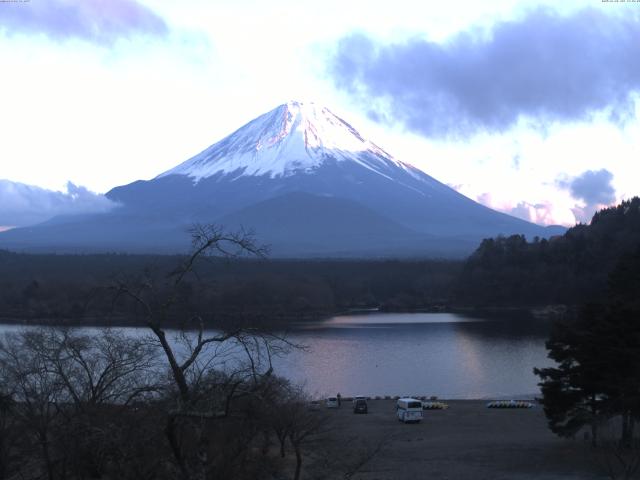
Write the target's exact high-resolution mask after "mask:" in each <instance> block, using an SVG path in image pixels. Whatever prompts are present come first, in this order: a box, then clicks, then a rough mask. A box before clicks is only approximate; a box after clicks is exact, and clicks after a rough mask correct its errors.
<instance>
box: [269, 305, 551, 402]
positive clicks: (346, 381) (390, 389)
mask: <svg viewBox="0 0 640 480" xmlns="http://www.w3.org/2000/svg"><path fill="white" fill-rule="evenodd" d="M548 330H549V328H548V323H546V322H541V321H540V320H535V319H532V318H526V317H522V318H520V317H518V315H515V314H514V315H513V316H511V317H510V318H479V317H474V316H466V315H459V314H451V313H367V314H359V315H349V316H337V317H334V318H332V319H330V320H327V321H325V322H320V323H316V324H313V325H305V326H301V327H300V329H299V330H297V331H295V332H294V333H293V334H292V335H291V338H292V339H294V340H295V341H297V342H300V343H303V344H305V345H308V346H309V351H308V352H294V353H292V354H290V355H289V356H288V357H287V358H285V359H282V360H281V361H279V362H277V364H276V367H277V370H278V371H279V372H280V373H281V374H283V375H285V376H286V377H288V378H291V379H293V380H295V381H297V382H303V383H304V384H305V386H306V389H307V391H309V392H310V393H312V394H318V395H322V396H325V395H327V394H333V395H335V394H336V393H337V392H340V394H342V395H344V396H351V395H360V394H362V395H436V396H438V397H441V398H511V397H529V398H530V397H531V396H532V395H534V394H538V393H539V388H538V387H537V382H538V377H536V376H535V375H534V374H533V368H534V367H542V366H549V365H551V364H552V362H551V361H550V360H549V359H548V358H547V352H546V349H545V346H544V342H545V340H546V337H547V334H548Z"/></svg>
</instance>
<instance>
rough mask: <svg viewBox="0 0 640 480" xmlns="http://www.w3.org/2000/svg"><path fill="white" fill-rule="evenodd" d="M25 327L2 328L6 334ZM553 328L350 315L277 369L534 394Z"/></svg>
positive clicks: (413, 389) (447, 393)
mask: <svg viewBox="0 0 640 480" xmlns="http://www.w3.org/2000/svg"><path fill="white" fill-rule="evenodd" d="M18 328H20V327H16V326H9V325H4V326H2V325H0V333H2V332H7V331H13V330H16V329H18ZM88 330H95V329H88ZM125 331H127V332H128V333H130V334H132V335H141V334H143V333H146V330H145V329H131V328H128V329H125ZM547 333H548V325H547V324H546V323H542V322H540V321H539V320H533V319H531V318H524V317H519V316H517V315H514V316H513V317H511V318H479V317H473V316H465V315H459V314H451V313H373V312H372V313H366V314H357V315H348V316H345V315H343V316H337V317H333V318H331V319H329V320H326V321H323V322H317V323H313V324H304V325H299V326H297V327H296V328H295V329H294V330H293V331H291V332H290V333H289V334H288V338H289V339H291V340H292V341H294V342H296V343H298V344H304V345H306V346H307V347H308V348H307V350H306V351H294V352H292V353H290V354H289V355H287V356H286V357H283V358H277V359H276V360H275V361H274V365H275V370H276V373H278V374H280V375H283V376H285V377H287V378H289V379H291V380H293V381H295V382H297V383H301V384H304V386H305V388H306V390H307V391H308V392H309V393H310V394H312V395H314V396H326V395H335V394H336V393H338V392H340V393H341V394H342V395H343V396H351V395H437V396H439V397H441V398H513V397H531V396H532V395H535V394H538V392H539V389H538V387H537V385H536V384H537V382H538V379H537V377H536V376H535V375H534V374H533V371H532V370H533V367H542V366H547V365H550V364H551V361H550V360H549V359H547V357H546V350H545V347H544V342H545V339H546V336H547Z"/></svg>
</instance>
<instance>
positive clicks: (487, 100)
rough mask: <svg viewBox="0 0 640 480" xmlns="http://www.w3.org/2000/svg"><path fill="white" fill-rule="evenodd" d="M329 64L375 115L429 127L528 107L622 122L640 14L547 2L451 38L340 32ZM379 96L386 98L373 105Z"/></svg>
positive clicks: (549, 115) (506, 117) (456, 127)
mask: <svg viewBox="0 0 640 480" xmlns="http://www.w3.org/2000/svg"><path fill="white" fill-rule="evenodd" d="M329 72H330V75H331V76H332V78H333V80H334V82H335V84H336V85H337V87H338V88H340V89H342V90H344V91H346V92H348V93H350V94H352V95H353V96H354V97H355V98H356V99H358V100H360V101H361V103H362V105H363V106H366V107H367V108H368V109H369V114H370V116H371V117H372V118H374V119H378V120H383V119H384V118H385V117H387V116H389V117H392V118H393V119H394V121H398V120H399V121H401V122H403V123H404V124H405V125H406V127H407V128H409V129H410V130H413V131H415V132H417V133H420V134H422V135H425V136H448V135H468V134H471V133H474V132H476V131H477V130H480V129H487V130H491V131H501V130H504V129H507V128H509V127H510V126H512V125H513V124H514V123H515V122H517V121H518V119H519V118H520V117H528V118H532V119H535V120H539V121H543V122H545V121H549V120H559V121H563V120H582V119H586V118H589V116H590V115H591V114H593V113H594V112H597V111H602V110H606V111H608V112H609V113H610V115H611V117H612V120H614V121H620V122H622V121H624V120H625V119H627V118H629V117H630V116H631V115H632V114H633V113H632V112H633V98H632V96H633V94H634V92H638V91H640V15H636V14H631V15H629V16H627V17H619V16H615V17H614V16H611V15H607V14H606V13H602V12H599V11H595V10H583V11H579V12H576V13H574V14H572V15H570V16H560V15H558V14H555V13H553V12H550V11H546V10H538V11H533V12H530V13H529V14H528V15H527V16H525V17H524V18H522V19H520V20H517V21H511V22H503V23H498V24H496V25H495V26H494V27H493V29H492V30H491V31H490V32H489V34H485V35H475V34H472V33H462V34H459V35H457V36H455V37H454V38H452V39H450V40H449V41H448V42H446V43H442V44H439V43H434V42H429V41H427V40H425V39H422V38H414V39H411V40H408V41H406V42H404V43H396V44H386V45H385V44H379V43H377V42H376V41H374V40H373V39H371V38H370V37H367V36H366V35H362V34H355V35H351V36H349V37H346V38H344V39H342V40H341V41H340V43H339V44H338V47H337V52H336V53H335V55H334V56H333V57H332V58H331V59H330V63H329ZM372 100H373V103H374V104H376V103H381V104H382V105H384V106H382V107H379V108H377V109H376V108H375V107H374V108H371V107H370V105H371V104H372ZM375 100H378V101H379V102H375Z"/></svg>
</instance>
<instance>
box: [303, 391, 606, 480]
mask: <svg viewBox="0 0 640 480" xmlns="http://www.w3.org/2000/svg"><path fill="white" fill-rule="evenodd" d="M446 403H448V404H449V406H450V408H449V409H447V410H428V411H425V412H424V420H423V421H422V422H420V423H418V424H406V425H405V424H403V423H400V422H399V421H398V420H397V419H396V416H395V402H394V401H392V400H371V401H369V414H367V415H355V414H354V413H353V412H352V410H351V404H350V402H343V403H342V407H341V408H340V409H335V410H329V411H328V412H327V413H328V415H329V418H330V420H329V424H330V428H329V434H328V435H329V437H328V440H324V441H323V443H324V442H327V441H328V442H329V444H330V446H331V447H332V448H330V453H328V454H325V456H326V458H325V459H324V461H325V462H326V463H332V464H333V465H334V466H335V469H336V476H335V478H353V479H358V480H383V479H394V480H395V479H398V480H403V479H407V480H409V479H411V480H415V479H448V480H453V479H474V480H480V479H488V480H489V479H491V480H497V479H514V480H529V479H543V480H552V479H553V480H578V479H595V478H605V477H603V476H602V471H601V470H600V468H599V465H598V461H597V458H595V457H596V456H595V455H594V454H593V451H592V450H591V448H590V446H589V444H588V442H585V441H584V439H576V440H566V439H561V438H558V437H556V436H555V435H554V434H553V433H551V432H550V431H549V430H548V428H547V425H546V418H545V416H544V412H543V411H542V408H541V407H540V406H536V407H535V408H532V409H489V408H486V403H487V402H486V401H479V400H478V401H476V400H452V401H448V402H446ZM307 448H311V449H312V448H313V445H309V446H308V447H307ZM321 460H322V459H316V461H317V462H319V461H321ZM598 473H600V474H599V475H598Z"/></svg>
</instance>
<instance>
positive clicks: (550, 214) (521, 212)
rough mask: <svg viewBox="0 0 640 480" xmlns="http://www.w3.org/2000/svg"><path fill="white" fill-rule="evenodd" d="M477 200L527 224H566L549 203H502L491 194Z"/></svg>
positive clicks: (483, 194)
mask: <svg viewBox="0 0 640 480" xmlns="http://www.w3.org/2000/svg"><path fill="white" fill-rule="evenodd" d="M476 200H477V201H478V202H480V203H481V204H483V205H484V206H486V207H489V208H493V209H494V210H498V211H500V212H503V213H506V214H508V215H512V216H514V217H517V218H521V219H522V220H526V221H527V222H533V223H537V224H538V225H562V224H563V223H566V222H562V221H561V219H560V218H561V216H560V215H558V212H556V211H555V209H554V206H553V205H552V204H551V203H549V202H542V203H530V202H526V201H521V202H518V203H516V204H513V203H511V202H500V201H497V200H496V199H494V198H493V197H492V195H491V193H489V192H485V193H482V194H480V195H478V197H477V198H476Z"/></svg>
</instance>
